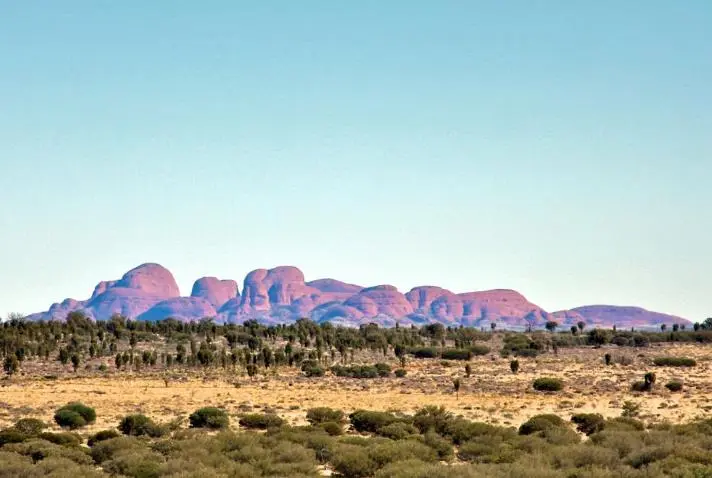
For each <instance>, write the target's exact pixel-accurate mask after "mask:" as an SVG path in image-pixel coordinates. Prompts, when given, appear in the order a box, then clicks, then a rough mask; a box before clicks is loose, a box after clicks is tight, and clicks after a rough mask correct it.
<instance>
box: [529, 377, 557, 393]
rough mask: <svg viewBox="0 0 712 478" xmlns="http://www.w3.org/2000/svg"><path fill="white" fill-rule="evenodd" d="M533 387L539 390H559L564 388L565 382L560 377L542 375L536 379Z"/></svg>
mask: <svg viewBox="0 0 712 478" xmlns="http://www.w3.org/2000/svg"><path fill="white" fill-rule="evenodd" d="M532 387H534V390H537V391H539V392H558V391H559V390H561V389H563V388H564V384H563V382H562V381H561V380H559V379H558V378H553V377H541V378H537V379H536V380H534V382H533V383H532Z"/></svg>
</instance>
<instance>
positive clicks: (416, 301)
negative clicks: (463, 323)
mask: <svg viewBox="0 0 712 478" xmlns="http://www.w3.org/2000/svg"><path fill="white" fill-rule="evenodd" d="M405 297H406V299H407V300H408V302H410V304H411V306H412V307H413V310H414V311H415V312H416V313H419V314H424V315H427V316H429V317H431V318H433V319H435V320H437V321H445V322H451V321H454V320H456V319H459V318H460V317H462V315H463V311H464V305H463V303H462V299H461V298H460V297H459V296H458V295H457V294H455V293H453V292H450V291H449V290H447V289H443V288H442V287H437V286H420V287H414V288H413V289H411V290H410V291H409V292H408V293H406V294H405Z"/></svg>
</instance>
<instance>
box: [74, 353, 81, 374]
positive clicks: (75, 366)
mask: <svg viewBox="0 0 712 478" xmlns="http://www.w3.org/2000/svg"><path fill="white" fill-rule="evenodd" d="M80 362H81V360H80V358H79V355H77V354H73V355H72V368H74V371H75V372H76V371H77V369H78V368H79V363H80Z"/></svg>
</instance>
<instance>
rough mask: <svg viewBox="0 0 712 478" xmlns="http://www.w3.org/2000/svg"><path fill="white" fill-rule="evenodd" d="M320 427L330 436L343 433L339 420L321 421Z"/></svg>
mask: <svg viewBox="0 0 712 478" xmlns="http://www.w3.org/2000/svg"><path fill="white" fill-rule="evenodd" d="M321 428H322V429H323V430H324V431H325V432H326V433H328V434H329V435H331V436H338V435H341V434H342V433H344V427H343V425H342V424H341V423H340V422H323V423H321Z"/></svg>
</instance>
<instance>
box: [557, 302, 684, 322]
mask: <svg viewBox="0 0 712 478" xmlns="http://www.w3.org/2000/svg"><path fill="white" fill-rule="evenodd" d="M565 312H569V313H570V312H574V313H577V314H580V315H581V316H582V317H584V320H585V322H586V323H589V324H601V325H602V324H606V325H607V326H609V327H610V326H613V325H617V326H619V327H645V326H658V325H660V324H667V325H673V324H680V325H683V324H684V325H691V324H692V322H690V321H689V320H687V319H683V318H682V317H677V316H675V315H669V314H661V313H659V312H651V311H649V310H645V309H643V308H641V307H631V306H617V305H588V306H584V307H576V308H574V309H571V310H570V311H565Z"/></svg>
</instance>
